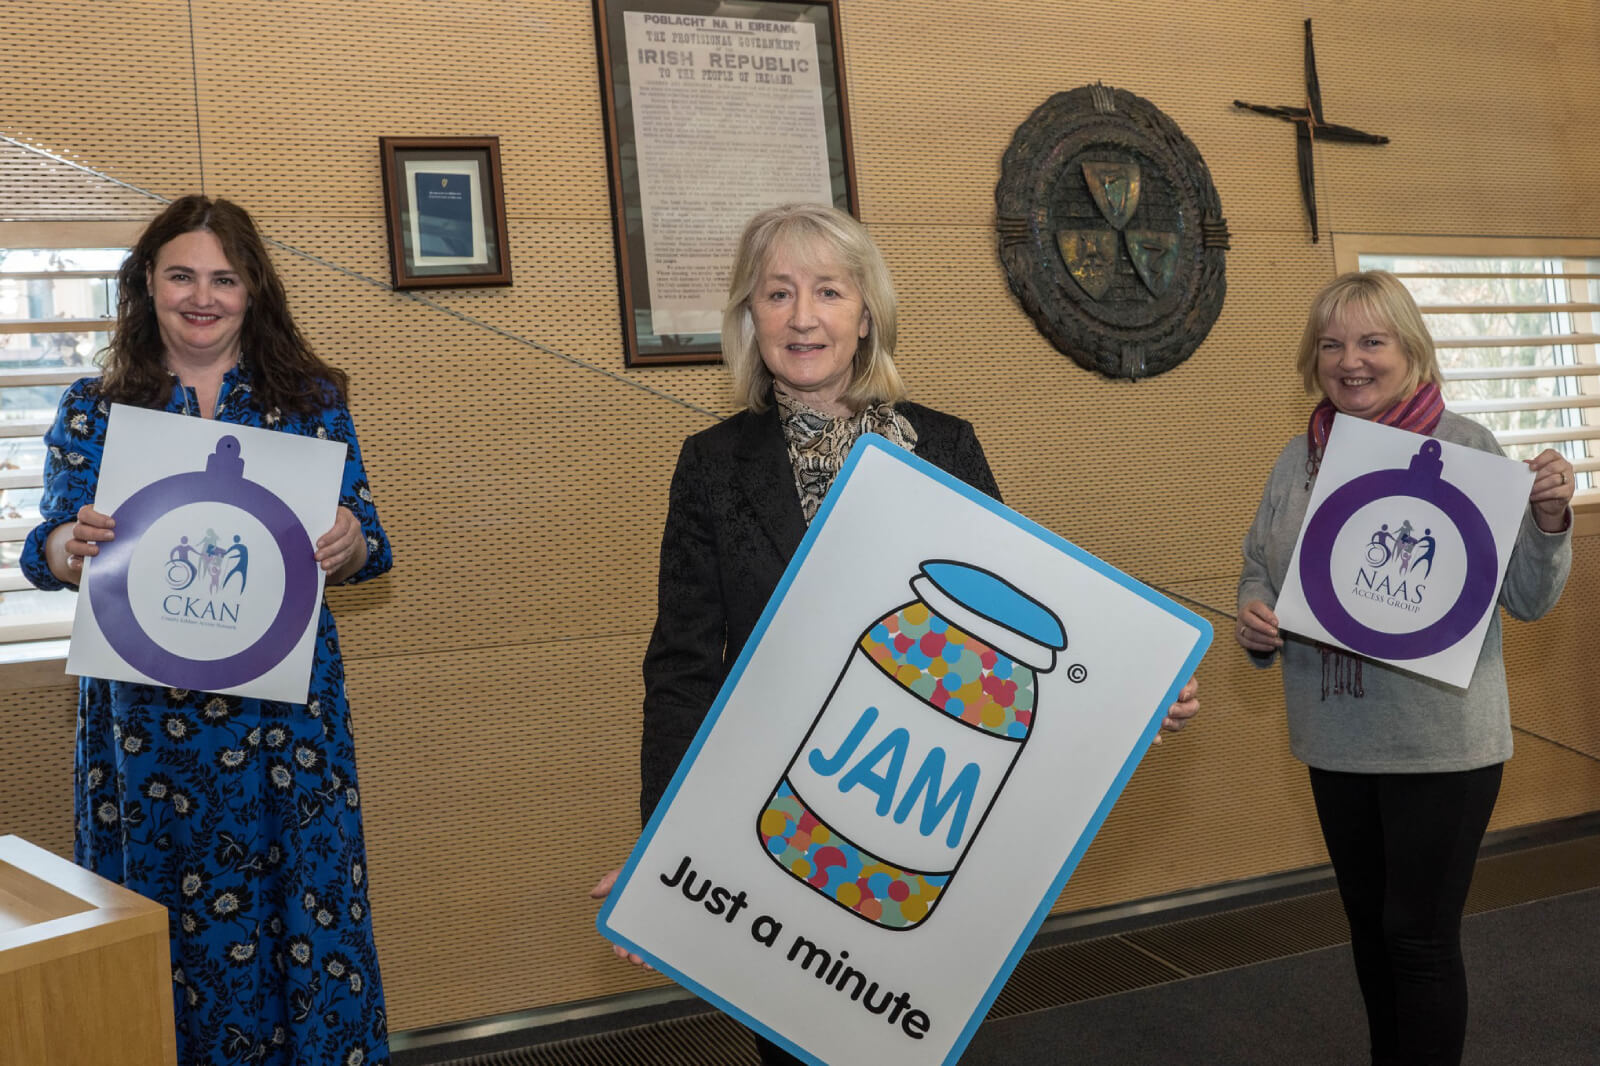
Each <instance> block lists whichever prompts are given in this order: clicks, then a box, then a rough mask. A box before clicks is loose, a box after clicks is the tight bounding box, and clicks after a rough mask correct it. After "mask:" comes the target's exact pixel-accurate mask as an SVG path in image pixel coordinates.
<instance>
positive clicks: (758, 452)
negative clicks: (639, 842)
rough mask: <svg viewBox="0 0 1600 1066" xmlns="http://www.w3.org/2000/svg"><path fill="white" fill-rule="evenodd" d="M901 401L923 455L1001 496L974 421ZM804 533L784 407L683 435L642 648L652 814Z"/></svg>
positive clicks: (644, 796)
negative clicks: (652, 614) (651, 617)
mask: <svg viewBox="0 0 1600 1066" xmlns="http://www.w3.org/2000/svg"><path fill="white" fill-rule="evenodd" d="M896 410H898V411H899V412H900V413H901V414H902V415H904V416H905V418H906V420H907V421H909V422H910V423H911V425H912V428H914V429H915V430H916V431H917V446H916V449H915V454H916V455H918V456H919V457H921V458H923V459H926V460H927V461H928V462H931V463H933V464H934V465H935V466H937V467H939V468H940V469H942V470H945V471H947V472H949V473H951V474H954V475H955V476H956V477H958V478H960V479H961V480H963V481H965V482H966V483H967V484H969V485H971V486H972V487H973V488H975V489H977V490H979V491H980V492H984V493H986V494H988V495H990V496H992V497H994V498H995V499H997V500H998V499H999V498H1000V490H999V488H998V487H997V486H996V485H995V481H994V475H993V474H992V473H991V472H990V471H989V463H988V460H986V459H985V458H984V455H983V448H982V447H981V446H980V445H979V444H978V438H977V436H976V435H975V434H974V433H973V431H972V426H971V425H970V424H968V423H967V422H964V421H962V420H961V419H959V418H954V417H952V416H950V415H946V414H941V413H940V412H938V411H935V410H933V409H932V408H929V407H923V406H922V405H920V404H914V403H905V404H900V405H898V406H897V407H896ZM805 533H806V524H805V518H804V517H803V515H802V514H801V511H800V500H799V497H798V495H797V494H796V492H795V487H794V470H793V468H792V467H791V466H790V464H789V452H788V448H787V446H786V445H785V444H784V440H783V429H782V427H781V426H780V425H779V423H778V410H777V407H776V405H773V406H769V407H768V409H767V410H766V411H763V412H761V413H759V414H758V413H755V412H752V411H749V410H745V411H741V412H739V413H738V414H736V415H734V416H733V417H732V418H729V419H727V420H725V421H723V422H719V423H718V424H717V425H714V426H712V427H711V428H710V429H706V430H702V431H701V432H699V433H696V434H695V435H694V436H692V437H690V438H689V439H688V440H686V441H684V443H683V451H682V452H681V453H680V454H679V456H678V467H677V470H676V471H674V472H673V475H672V491H671V495H670V498H669V501H668V505H667V523H666V528H665V530H664V531H663V532H662V535H661V578H660V586H659V591H658V596H657V608H656V626H655V630H654V632H653V633H652V634H651V636H650V646H649V649H648V650H647V651H646V652H645V657H644V693H645V694H644V735H643V740H642V743H641V745H640V759H639V762H640V785H641V787H640V795H639V807H640V812H641V813H642V815H643V816H644V818H645V819H646V820H648V819H649V817H650V814H651V812H652V811H654V810H655V806H656V804H657V802H659V801H660V799H661V795H662V793H663V792H665V791H666V787H667V784H668V783H669V782H670V781H671V780H672V775H673V774H674V773H675V772H676V771H677V769H678V763H679V762H680V761H681V760H682V759H683V755H684V753H685V752H686V751H688V749H689V745H690V743H691V742H692V741H693V740H694V735H695V733H696V732H697V731H698V730H699V728H700V723H701V722H702V721H704V719H705V716H706V712H707V711H709V710H710V709H711V704H712V703H713V702H714V701H715V700H716V697H717V692H718V690H719V689H721V687H722V682H723V681H724V680H725V679H726V678H727V676H728V671H729V670H730V669H731V668H732V666H733V663H734V660H735V659H737V658H738V657H739V653H740V651H741V650H743V648H744V643H745V641H746V640H747V639H749V636H750V631H751V630H752V629H754V628H755V624H756V621H757V620H758V619H759V618H760V617H761V612H762V611H763V610H765V609H766V606H767V600H768V598H769V597H771V595H772V591H773V590H774V589H775V588H777V587H778V581H779V580H780V579H781V578H782V577H783V571H784V568H785V567H787V566H788V565H789V560H790V559H791V558H792V557H793V556H794V553H795V549H797V548H798V547H799V546H800V540H801V538H802V537H804V536H805Z"/></svg>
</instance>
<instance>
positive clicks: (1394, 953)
mask: <svg viewBox="0 0 1600 1066" xmlns="http://www.w3.org/2000/svg"><path fill="white" fill-rule="evenodd" d="M1501 770H1502V767H1501V765H1500V764H1495V765H1493V766H1485V767H1482V768H1481V769H1477V770H1465V771H1462V772H1459V773H1439V774H1344V773H1334V772H1331V771H1328V770H1318V769H1316V768H1312V770H1311V794H1312V796H1313V798H1314V799H1315V800H1316V805H1317V818H1318V820H1319V821H1320V822H1321V823H1322V838H1323V840H1324V841H1325V842H1326V843H1327V846H1328V857H1329V858H1330V859H1332V860H1333V873H1334V877H1335V879H1336V880H1337V881H1338V883H1339V896H1340V898H1341V899H1342V900H1343V901H1344V911H1345V914H1346V915H1347V916H1348V917H1349V919H1350V949H1351V953H1352V954H1353V955H1354V956H1355V966H1356V979H1357V980H1358V981H1359V982H1360V984H1361V998H1362V999H1363V1000H1364V1001H1365V1002H1366V1006H1367V1026H1368V1028H1369V1030H1370V1031H1371V1038H1372V1062H1373V1066H1402V1064H1403V1066H1458V1064H1459V1063H1460V1062H1461V1049H1462V1045H1463V1043H1464V1042H1465V1040H1466V1031H1467V974H1466V969H1465V967H1464V966H1463V964H1462V960H1461V911H1462V909H1463V908H1464V907H1465V906H1466V901H1467V889H1468V887H1469V886H1470V885H1471V884H1472V871H1473V867H1474V865H1475V864H1476V862H1477V858H1478V845H1479V844H1481V843H1482V842H1483V833H1484V830H1485V829H1486V828H1488V825H1489V815H1490V814H1491V813H1493V811H1494V804H1495V800H1496V798H1497V797H1498V796H1499V795H1500V775H1501Z"/></svg>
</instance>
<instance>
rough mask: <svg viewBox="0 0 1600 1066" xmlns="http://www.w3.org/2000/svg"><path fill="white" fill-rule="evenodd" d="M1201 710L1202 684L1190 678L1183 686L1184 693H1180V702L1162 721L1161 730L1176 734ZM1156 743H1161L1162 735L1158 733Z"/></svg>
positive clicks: (1168, 711)
mask: <svg viewBox="0 0 1600 1066" xmlns="http://www.w3.org/2000/svg"><path fill="white" fill-rule="evenodd" d="M1199 710H1200V682H1198V681H1196V680H1195V679H1194V678H1192V677H1191V678H1190V679H1189V680H1188V682H1186V683H1185V684H1184V686H1183V691H1181V692H1179V693H1178V701H1177V702H1176V703H1174V704H1173V705H1172V706H1171V707H1168V708H1167V716H1166V717H1165V718H1163V719H1162V720H1161V728H1162V729H1164V730H1166V731H1167V732H1168V733H1176V732H1177V731H1178V730H1180V729H1182V728H1183V727H1184V726H1186V725H1188V724H1189V719H1191V718H1193V717H1194V716H1195V712H1197V711H1199ZM1156 743H1157V744H1159V743H1161V733H1160V732H1159V731H1158V732H1157V733H1156Z"/></svg>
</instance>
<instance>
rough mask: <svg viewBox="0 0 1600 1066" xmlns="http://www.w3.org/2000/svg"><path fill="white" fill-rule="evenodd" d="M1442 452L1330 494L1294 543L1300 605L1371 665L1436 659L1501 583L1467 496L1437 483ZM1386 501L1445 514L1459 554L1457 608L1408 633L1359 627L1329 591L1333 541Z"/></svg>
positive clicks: (1434, 448)
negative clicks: (1397, 499) (1415, 503)
mask: <svg viewBox="0 0 1600 1066" xmlns="http://www.w3.org/2000/svg"><path fill="white" fill-rule="evenodd" d="M1442 450H1443V449H1442V448H1441V447H1440V445H1439V442H1438V441H1436V440H1429V441H1425V442H1424V443H1423V445H1422V447H1421V448H1419V449H1417V454H1416V455H1414V456H1412V457H1411V465H1410V466H1409V467H1408V468H1407V469H1404V470H1401V469H1398V468H1396V469H1393V470H1378V471H1374V472H1373V473H1370V474H1363V475H1362V476H1361V477H1358V478H1354V479H1352V480H1351V481H1349V482H1347V483H1345V484H1344V485H1341V486H1340V487H1339V488H1337V489H1335V490H1334V491H1333V492H1332V493H1330V494H1329V496H1328V498H1327V499H1326V500H1324V501H1322V506H1321V507H1319V508H1317V512H1316V514H1315V515H1313V516H1312V518H1311V521H1310V522H1308V523H1306V533H1305V537H1304V538H1303V539H1302V540H1301V543H1300V587H1301V590H1302V591H1303V592H1304V593H1305V597H1306V604H1307V605H1308V606H1309V607H1310V608H1311V613H1312V614H1314V615H1315V616H1316V619H1317V621H1318V622H1320V623H1322V627H1323V628H1324V629H1326V630H1327V631H1328V633H1329V634H1330V635H1331V636H1332V637H1333V638H1334V639H1335V640H1337V641H1339V643H1341V644H1343V645H1344V646H1345V647H1347V648H1349V649H1350V650H1352V651H1354V652H1357V653H1359V654H1361V655H1366V656H1370V657H1371V658H1374V659H1421V658H1423V657H1425V656H1428V655H1435V654H1437V653H1439V652H1441V651H1444V650H1445V649H1446V648H1448V647H1450V646H1451V645H1453V644H1455V643H1456V642H1457V641H1459V640H1461V639H1462V638H1463V637H1465V636H1467V634H1469V633H1471V632H1472V631H1473V629H1474V628H1476V627H1477V625H1478V622H1479V621H1480V620H1481V619H1482V618H1483V615H1484V612H1485V611H1487V610H1488V609H1489V608H1490V606H1491V605H1492V604H1493V602H1494V590H1495V584H1496V583H1497V579H1498V578H1499V576H1500V566H1499V553H1498V552H1497V551H1496V549H1495V544H1494V533H1493V532H1492V531H1490V529H1489V523H1488V522H1487V521H1486V520H1485V519H1484V517H1483V513H1482V512H1481V511H1479V510H1478V508H1477V505H1476V504H1474V503H1473V502H1472V500H1471V499H1470V498H1469V497H1468V496H1467V494H1466V493H1464V492H1462V491H1461V490H1460V489H1458V488H1456V487H1455V486H1454V485H1452V484H1450V482H1448V481H1446V480H1444V478H1443V477H1442V476H1441V475H1442V474H1443V472H1444V462H1443V460H1442V459H1440V457H1439V456H1440V453H1441V451H1442ZM1392 496H1410V497H1413V498H1415V499H1419V500H1422V501H1424V502H1426V503H1430V504H1432V505H1433V506H1435V507H1437V508H1438V509H1439V510H1441V511H1443V512H1444V514H1445V517H1447V518H1448V519H1450V521H1451V522H1453V523H1454V524H1455V527H1456V532H1457V533H1459V534H1460V535H1461V540H1462V543H1463V545H1464V547H1465V555H1466V559H1465V565H1466V575H1465V577H1464V579H1463V581H1462V585H1461V592H1460V593H1459V594H1458V595H1457V596H1456V601H1455V603H1454V604H1452V605H1451V606H1450V609H1449V610H1447V611H1446V612H1445V613H1444V615H1443V616H1442V617H1440V618H1439V620H1438V621H1436V622H1434V623H1433V624H1431V625H1428V626H1424V627H1423V628H1421V629H1418V630H1415V631H1413V632H1410V633H1392V632H1386V631H1384V630H1381V629H1374V628H1373V627H1371V626H1368V625H1365V624H1363V623H1362V622H1359V621H1357V620H1356V619H1355V618H1354V617H1353V616H1352V615H1351V614H1350V612H1349V611H1347V610H1345V607H1344V604H1343V603H1341V602H1340V601H1339V595H1338V593H1337V592H1336V591H1335V590H1334V581H1333V548H1334V542H1335V541H1336V540H1337V539H1338V537H1339V534H1340V533H1341V532H1342V531H1343V530H1344V527H1345V525H1346V524H1347V523H1348V522H1349V521H1350V519H1351V518H1352V517H1353V516H1354V515H1355V513H1356V512H1357V511H1359V510H1360V509H1361V508H1363V507H1365V506H1367V505H1368V504H1369V503H1373V502H1375V501H1377V500H1382V499H1386V498H1388V497H1392Z"/></svg>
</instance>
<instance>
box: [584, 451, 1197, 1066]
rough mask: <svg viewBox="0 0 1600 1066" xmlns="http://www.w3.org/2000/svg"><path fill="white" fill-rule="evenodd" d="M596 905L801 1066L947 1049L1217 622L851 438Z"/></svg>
mask: <svg viewBox="0 0 1600 1066" xmlns="http://www.w3.org/2000/svg"><path fill="white" fill-rule="evenodd" d="M840 478H841V480H840V482H839V483H837V484H836V485H835V486H834V488H833V491H832V492H831V493H829V495H828V498H827V500H826V501H825V502H824V504H823V507H822V510H821V511H820V512H819V513H818V515H817V517H816V519H815V520H814V521H813V522H812V524H811V528H810V530H809V531H808V532H807V534H806V537H805V539H804V540H803V541H802V542H801V545H800V548H799V550H798V551H797V552H796V554H795V557H794V559H793V560H792V562H791V563H790V565H789V568H788V569H787V570H786V571H785V574H784V577H783V579H782V581H781V582H780V584H779V586H778V588H777V591H776V592H775V593H774V594H773V596H772V599H771V600H770V601H769V603H768V604H767V608H766V611H765V613H764V614H763V615H762V617H761V620H760V621H759V622H758V624H757V625H756V628H755V631H754V632H753V634H752V635H751V638H750V640H749V642H748V643H747V644H746V646H745V648H744V650H743V652H742V654H741V655H740V657H739V659H738V661H737V662H736V663H735V664H734V666H733V669H732V672H731V673H730V675H729V677H728V680H727V683H726V684H725V685H724V686H723V688H722V691H721V692H720V694H719V695H718V697H717V700H716V702H715V703H714V705H713V706H712V708H711V711H710V713H709V715H708V716H707V718H706V721H705V723H704V725H703V726H702V728H701V729H700V732H699V734H698V735H697V736H696V738H695V741H694V744H693V746H692V747H691V749H690V751H689V754H688V756H687V757H686V758H685V759H684V763H683V765H682V766H681V767H680V768H679V770H678V773H677V776H676V777H675V778H674V779H673V781H672V783H671V785H670V787H669V788H668V790H667V793H666V795H665V797H664V798H663V800H662V802H661V804H660V805H659V806H658V808H657V810H656V813H655V815H654V816H653V817H652V819H651V821H650V823H649V825H647V826H646V827H645V831H644V833H643V835H642V836H641V838H640V840H639V842H638V844H637V846H636V847H635V848H634V851H633V853H632V855H631V856H630V857H629V859H628V862H627V865H626V866H625V867H624V869H623V873H622V876H621V877H620V878H619V879H618V881H617V884H616V887H615V888H614V889H613V890H612V893H611V896H610V897H609V898H608V899H607V901H606V903H605V906H604V907H603V908H602V909H601V912H600V916H599V919H598V925H599V928H600V931H601V932H602V933H603V934H604V935H605V936H606V937H608V938H609V939H611V940H613V941H615V942H616V943H618V944H622V945H625V946H626V947H627V948H628V949H629V950H630V951H633V952H636V953H638V954H640V955H642V956H644V957H645V958H646V959H648V960H649V961H650V962H651V964H652V965H654V966H655V967H656V968H657V969H659V970H661V971H662V972H664V973H666V974H668V975H670V976H671V977H673V978H674V979H675V980H677V981H678V982H679V983H680V984H683V985H684V986H686V987H688V988H690V989H692V990H693V991H694V992H696V993H698V994H699V995H700V996H701V997H702V998H704V999H707V1000H709V1001H711V1002H712V1003H715V1004H716V1005H717V1006H719V1007H721V1008H722V1009H723V1010H725V1011H727V1012H728V1013H730V1014H732V1015H734V1016H735V1017H737V1018H739V1019H740V1020H741V1021H743V1022H744V1023H745V1024H747V1025H749V1026H751V1027H752V1028H754V1029H756V1030H757V1031H759V1032H761V1033H763V1034H765V1035H766V1036H768V1037H769V1038H770V1039H772V1040H775V1041H777V1042H778V1043H779V1044H780V1045H782V1046H784V1047H787V1048H788V1049H789V1050H790V1051H791V1052H793V1053H794V1054H796V1055H798V1056H800V1057H801V1058H802V1059H803V1060H804V1061H806V1062H811V1063H846V1062H871V1063H881V1064H886V1066H888V1064H898V1063H904V1064H911V1063H917V1064H927V1063H951V1062H954V1061H955V1060H956V1059H957V1058H958V1057H959V1056H960V1054H961V1050H962V1048H964V1047H965V1046H966V1045H967V1042H968V1041H969V1040H970V1039H971V1038H972V1035H973V1033H974V1032H975V1031H976V1029H977V1027H978V1024H979V1022H981V1021H982V1020H983V1017H984V1014H985V1013H986V1012H987V1010H988V1008H989V1005H990V1004H991V1003H992V1002H993V1001H994V998H995V996H996V995H998V994H999V991H1000V988H1001V986H1002V985H1003V984H1004V982H1005V979H1006V976H1007V975H1008V974H1009V973H1010V972H1011V969H1012V967H1014V966H1015V965H1016V963H1017V960H1018V959H1019V958H1020V957H1021V955H1022V952H1023V950H1024V949H1025V948H1026V947H1027V946H1028V943H1029V941H1030V939H1031V938H1032V936H1033V933H1034V932H1035V930H1037V928H1038V927H1039V924H1040V923H1041V922H1042V921H1043V920H1044V918H1045V917H1046V915H1047V914H1048V913H1049V910H1050V907H1051V905H1052V904H1053V903H1054V902H1055V900H1056V898H1057V897H1058V896H1059V894H1060V892H1061V889H1062V886H1063V885H1064V884H1065V883H1066V881H1067V878H1068V876H1070V875H1071V873H1072V871H1073V868H1074V867H1075V866H1076V865H1077V863H1078V860H1079V859H1080V858H1081V857H1082V856H1083V853H1084V850H1085V849H1086V848H1087V847H1088V846H1089V841H1090V840H1091V839H1092V838H1093V836H1094V834H1095V832H1096V830H1098V829H1099V827H1100V824H1101V822H1102V821H1103V820H1104V819H1105V817H1106V814H1107V812H1108V811H1109V810H1110V809H1111V805H1112V803H1113V802H1114V801H1115V799H1116V797H1117V796H1118V795H1119V794H1120V793H1121V791H1122V788H1123V786H1124V785H1125V784H1126V783H1127V781H1128V778H1129V776H1130V775H1131V774H1132V773H1133V770H1134V768H1135V767H1136V766H1137V765H1138V763H1139V760H1140V758H1141V757H1142V756H1143V755H1144V753H1145V751H1146V749H1147V748H1148V747H1149V745H1150V742H1151V740H1152V738H1153V737H1154V736H1155V733H1156V730H1157V729H1158V728H1159V726H1160V723H1161V720H1162V718H1163V717H1165V713H1166V709H1167V707H1169V706H1170V705H1171V703H1172V701H1173V700H1174V699H1175V698H1176V697H1177V694H1178V691H1179V689H1180V688H1181V687H1182V686H1183V684H1184V682H1185V681H1186V680H1187V679H1188V678H1189V676H1190V675H1191V674H1193V673H1194V670H1195V667H1196V665H1197V664H1198V663H1199V661H1200V657H1201V655H1202V654H1203V653H1204V651H1205V649H1206V647H1207V646H1208V645H1209V644H1210V641H1211V629H1210V626H1208V625H1207V624H1206V623H1205V622H1204V621H1203V620H1201V619H1200V618H1199V617H1197V616H1195V615H1194V614H1192V613H1190V612H1189V611H1187V610H1185V609H1184V608H1182V607H1179V606H1177V605H1176V604H1173V603H1171V602H1169V601H1167V600H1166V599H1164V598H1163V597H1161V596H1160V595H1158V594H1156V593H1155V592H1154V591H1152V590H1151V589H1149V588H1147V587H1145V586H1143V585H1141V584H1139V583H1138V582H1136V581H1134V580H1133V579H1132V578H1130V577H1128V576H1127V575H1125V574H1122V573H1120V572H1118V571H1117V570H1115V569H1113V568H1112V567H1110V566H1108V565H1106V564H1105V563H1103V562H1101V561H1100V560H1098V559H1096V558H1094V557H1093V556H1091V555H1089V554H1088V553H1086V552H1084V551H1082V550H1081V549H1079V548H1077V547H1075V546H1073V545H1072V544H1070V543H1068V542H1067V541H1065V540H1063V539H1062V538H1060V537H1059V536H1057V535H1056V534H1054V533H1052V532H1050V531H1049V530H1047V529H1045V528H1044V527H1042V526H1039V525H1037V524H1036V523H1034V522H1032V521H1029V520H1028V519H1027V518H1024V517H1022V516H1021V515H1019V514H1017V513H1016V512H1014V511H1010V510H1008V509H1007V508H1005V507H1003V506H1002V505H1000V504H998V503H996V502H995V501H994V500H991V499H990V498H989V497H987V496H984V495H983V494H981V493H979V492H977V491H976V490H974V489H972V488H970V487H969V486H967V485H965V484H964V483H962V482H960V481H958V480H957V479H955V478H953V477H951V476H949V475H948V474H945V473H943V472H942V471H940V470H938V469H936V468H934V467H933V466H931V465H929V464H928V463H926V462H924V461H923V460H921V459H918V458H916V457H914V456H912V455H911V454H910V453H908V452H906V451H904V450H902V449H900V448H897V447H895V446H893V445H891V444H889V443H888V442H887V441H885V440H883V439H882V438H881V437H875V436H865V437H862V438H861V440H860V442H859V443H857V445H856V446H855V448H854V449H853V450H852V451H851V453H850V456H849V459H848V460H847V461H846V463H845V466H844V469H843V471H841V474H840Z"/></svg>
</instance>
